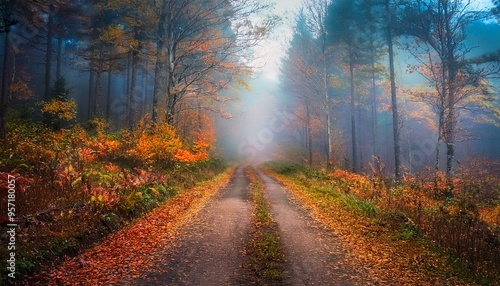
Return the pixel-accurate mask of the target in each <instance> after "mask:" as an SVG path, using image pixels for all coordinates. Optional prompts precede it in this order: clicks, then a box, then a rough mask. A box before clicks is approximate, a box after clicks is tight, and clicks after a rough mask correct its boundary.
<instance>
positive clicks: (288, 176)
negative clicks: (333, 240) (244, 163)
mask: <svg viewBox="0 0 500 286" xmlns="http://www.w3.org/2000/svg"><path fill="white" fill-rule="evenodd" d="M470 162H471V165H470V166H464V167H463V169H462V170H460V172H458V173H457V176H456V179H455V182H454V184H455V186H456V187H455V189H454V191H453V194H449V193H447V191H448V189H447V186H446V176H445V174H444V173H440V174H439V178H438V182H437V187H436V185H435V182H434V180H435V179H436V178H435V175H434V173H433V172H431V171H429V172H428V173H426V172H422V173H420V174H418V175H412V176H409V175H407V176H406V177H405V181H404V183H403V184H400V185H397V186H393V185H391V184H390V183H389V182H388V181H387V180H384V178H380V177H377V176H367V175H359V174H354V173H351V172H347V171H344V170H341V169H335V170H333V171H330V172H326V171H315V170H311V169H308V168H304V167H302V166H299V165H292V164H278V163H276V164H270V165H269V168H270V169H271V170H273V171H274V172H276V173H278V174H279V176H278V177H279V179H280V180H281V181H282V182H284V183H285V185H286V186H287V187H289V188H290V189H292V190H295V191H297V192H298V195H299V196H300V198H301V199H302V200H304V201H306V202H307V203H306V204H308V208H310V207H312V208H313V209H315V210H316V209H318V211H319V212H320V214H318V215H319V216H320V217H321V219H326V220H327V223H334V224H335V230H336V231H340V232H343V234H342V235H347V236H348V237H350V238H349V239H355V240H356V242H355V243H354V244H352V245H351V246H353V247H355V248H357V250H356V252H359V251H361V252H362V253H357V254H356V255H358V256H363V257H365V258H366V259H367V260H369V261H371V262H370V263H374V264H376V265H377V267H380V268H381V269H391V268H392V267H393V266H394V267H396V265H399V266H397V267H398V268H399V267H401V266H402V265H405V263H408V261H411V259H413V258H411V257H406V258H402V259H403V260H404V259H406V260H407V262H403V261H398V259H399V258H398V257H399V256H400V254H398V255H393V254H391V253H388V251H397V252H398V253H401V251H404V252H407V253H409V254H408V255H409V256H412V255H418V256H420V259H421V260H418V261H417V262H411V263H410V264H412V266H411V267H413V268H414V267H415V266H417V265H419V264H422V265H423V266H424V267H428V266H425V265H427V264H428V265H433V266H432V267H434V268H436V269H437V267H441V268H442V269H444V268H446V267H450V265H448V266H445V264H446V263H444V261H443V259H442V258H437V256H436V254H416V253H417V252H418V251H417V250H416V249H413V248H412V249H409V244H407V243H403V244H404V245H399V246H397V245H398V244H400V243H395V242H394V241H404V242H407V241H422V239H424V238H425V239H427V243H430V244H432V245H434V246H437V247H439V248H440V249H442V250H443V251H444V252H446V253H447V255H450V256H451V257H453V262H452V263H451V265H453V266H454V267H457V268H460V267H465V268H467V269H469V270H472V272H473V273H475V275H476V276H475V278H473V279H478V280H482V281H483V282H481V283H486V284H488V282H485V281H490V282H491V281H495V279H497V277H499V275H500V273H499V272H498V271H497V270H498V269H499V268H498V266H499V265H500V248H499V247H500V224H499V222H500V216H499V214H500V211H499V210H500V206H499V203H498V202H499V198H500V193H499V191H498V190H500V179H499V178H498V167H499V165H498V162H488V161H486V160H484V159H481V158H475V159H471V160H470ZM386 181H387V182H386ZM295 191H293V192H295ZM309 205H311V206H309ZM360 232H363V233H364V234H360ZM360 235H363V236H366V237H367V239H368V240H369V242H368V241H365V242H363V243H360V239H361V238H360ZM388 235H389V236H392V237H387V236H388ZM387 241H391V242H390V243H387ZM347 243H348V244H350V243H352V241H350V242H347ZM386 243H387V245H385V244H386ZM365 244H366V245H367V247H364V246H360V245H365ZM374 244H377V245H374ZM391 245H393V246H397V247H402V248H400V250H396V249H394V248H393V246H391ZM418 247H422V246H421V245H420V246H418ZM368 248H369V249H368ZM404 248H406V249H404ZM420 251H422V250H420ZM412 253H413V254H412ZM429 255H430V256H429ZM396 256H398V257H396ZM424 256H427V257H426V258H423V257H424ZM373 258H375V259H373ZM408 259H410V260H408ZM380 261H384V262H383V263H381V265H378V264H379V263H380ZM396 261H398V262H396ZM382 264H383V265H382ZM438 265H439V266H438ZM460 265H462V266H460ZM434 268H433V269H434ZM397 271H408V270H396V269H395V268H394V269H392V270H391V271H389V272H387V273H386V274H383V275H389V274H390V275H392V276H393V277H394V273H395V272H397ZM462 275H466V276H467V275H469V276H470V275H471V274H470V272H469V274H462ZM396 276H397V275H396ZM386 277H389V276H386ZM406 278H408V279H409V280H408V281H411V279H415V278H411V277H406ZM406 278H405V279H406ZM469 278H470V277H469ZM382 279H385V278H382ZM408 281H407V282H408ZM457 283H458V282H457ZM382 284H384V283H382ZM403 284H404V283H403ZM410 284H412V283H410Z"/></svg>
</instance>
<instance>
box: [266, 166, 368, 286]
mask: <svg viewBox="0 0 500 286" xmlns="http://www.w3.org/2000/svg"><path fill="white" fill-rule="evenodd" d="M257 172H258V174H259V176H260V177H261V180H262V181H263V183H264V184H265V189H266V190H265V192H266V195H267V198H268V200H269V205H270V211H271V214H272V216H273V219H274V221H275V222H276V223H277V225H278V232H279V235H280V238H281V243H282V245H283V247H284V251H285V256H286V262H285V263H286V265H285V267H286V268H287V272H288V276H289V277H288V279H287V281H286V284H287V285H359V284H360V282H359V280H357V279H355V278H356V277H362V276H364V274H363V273H357V271H356V270H355V269H353V268H352V267H350V266H349V263H347V261H346V258H345V252H344V250H343V248H342V247H341V245H340V243H339V242H338V241H337V240H336V239H335V237H334V236H333V235H332V234H331V232H329V231H328V230H326V229H325V228H323V227H322V226H320V225H319V223H318V222H316V221H315V220H314V219H312V218H311V217H310V216H309V215H307V214H306V213H305V212H304V211H303V210H302V209H300V208H299V207H298V206H297V205H296V204H295V203H293V202H292V201H291V200H290V198H289V196H288V194H287V193H286V191H285V190H284V188H283V187H282V186H281V185H280V184H279V183H278V182H277V181H276V180H274V179H273V178H271V177H269V176H267V175H266V174H264V173H263V172H262V171H261V170H257Z"/></svg>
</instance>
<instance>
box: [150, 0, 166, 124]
mask: <svg viewBox="0 0 500 286" xmlns="http://www.w3.org/2000/svg"><path fill="white" fill-rule="evenodd" d="M166 10H167V0H163V1H162V4H161V14H160V20H159V22H158V29H157V33H158V41H157V42H156V65H155V76H154V90H153V115H152V120H153V123H157V121H158V119H159V118H160V116H159V106H158V102H159V99H160V96H161V91H162V84H161V81H162V77H161V73H162V72H163V60H164V59H163V58H162V53H163V41H164V39H163V36H164V31H165V19H166V17H167V15H166Z"/></svg>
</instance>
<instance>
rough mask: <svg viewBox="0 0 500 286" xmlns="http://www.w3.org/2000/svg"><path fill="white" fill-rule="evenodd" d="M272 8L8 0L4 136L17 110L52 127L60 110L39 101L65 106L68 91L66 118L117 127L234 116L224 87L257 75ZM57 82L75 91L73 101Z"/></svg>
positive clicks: (222, 2) (222, 0)
mask: <svg viewBox="0 0 500 286" xmlns="http://www.w3.org/2000/svg"><path fill="white" fill-rule="evenodd" d="M269 8H270V5H269V4H263V3H261V2H259V1H226V0H214V1H192V0H162V1H139V2H138V1H113V0H109V1H84V0H82V1H64V0H55V1H2V3H1V16H2V24H1V26H0V28H1V30H0V32H1V33H2V34H1V36H2V37H1V43H2V45H3V49H2V50H3V51H4V52H3V57H2V65H1V66H2V71H3V73H2V75H3V76H2V104H1V109H0V114H1V120H0V123H1V124H0V127H1V128H0V134H1V137H2V138H3V139H7V138H6V134H7V130H6V124H5V123H6V120H7V119H6V118H7V114H8V113H10V111H9V110H11V111H16V112H17V113H21V114H20V115H19V116H21V117H24V118H32V119H35V120H39V119H43V122H45V124H46V125H52V126H53V124H54V122H53V117H54V116H53V114H52V115H51V114H50V113H51V112H52V113H54V112H56V111H50V112H49V111H48V109H46V110H45V111H46V112H43V110H42V111H41V108H40V106H41V105H46V104H48V103H49V102H52V103H53V105H55V104H56V102H55V101H59V102H58V103H57V104H59V108H61V109H64V108H68V106H64V104H63V101H64V103H65V104H67V102H69V101H68V100H70V99H71V100H74V103H75V106H77V107H76V108H77V111H78V112H77V113H75V116H73V117H72V118H66V119H65V121H67V122H66V124H67V126H70V125H72V124H75V123H78V122H83V121H86V120H90V119H93V118H100V119H103V120H107V121H108V122H110V123H111V125H112V126H113V127H114V128H115V129H116V128H129V129H134V128H136V127H137V125H138V123H139V122H140V120H148V121H151V122H153V123H160V122H168V124H170V125H178V126H181V125H182V124H183V122H182V121H183V120H192V118H190V116H191V115H188V114H191V113H193V112H195V113H200V114H201V113H203V114H210V116H214V115H217V116H219V115H222V116H226V117H227V114H226V113H227V112H226V111H225V110H224V107H223V105H224V102H225V101H227V100H229V99H230V98H231V97H232V95H231V94H230V93H226V94H224V95H221V94H222V93H221V91H223V90H227V89H231V88H233V89H237V88H239V86H241V85H242V84H244V78H245V77H247V76H248V75H250V74H251V68H250V66H249V65H248V63H249V62H251V58H252V53H251V52H249V50H251V49H252V48H253V47H254V46H256V45H258V44H259V43H260V42H261V41H262V40H263V39H265V38H266V37H267V35H268V33H269V31H270V30H271V28H272V27H273V26H274V25H275V23H276V21H277V19H278V18H277V17H276V16H274V15H272V14H271V11H270V9H269ZM62 85H64V86H62ZM57 89H59V90H61V89H64V90H67V91H68V93H67V95H66V98H65V99H60V98H59V97H57V96H55V94H59V93H60V92H58V91H57ZM53 107H54V106H53ZM201 117H202V116H201V115H200V116H199V117H198V118H201ZM187 118H189V119H187ZM58 125H60V124H58Z"/></svg>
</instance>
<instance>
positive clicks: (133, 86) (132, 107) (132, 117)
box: [128, 49, 139, 130]
mask: <svg viewBox="0 0 500 286" xmlns="http://www.w3.org/2000/svg"><path fill="white" fill-rule="evenodd" d="M138 62H139V50H138V49H137V50H134V51H132V71H131V76H132V77H131V79H130V98H129V102H130V104H129V110H128V114H129V117H128V126H129V128H130V129H131V130H132V129H134V126H135V123H136V119H137V118H136V108H137V104H136V92H137V65H138Z"/></svg>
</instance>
